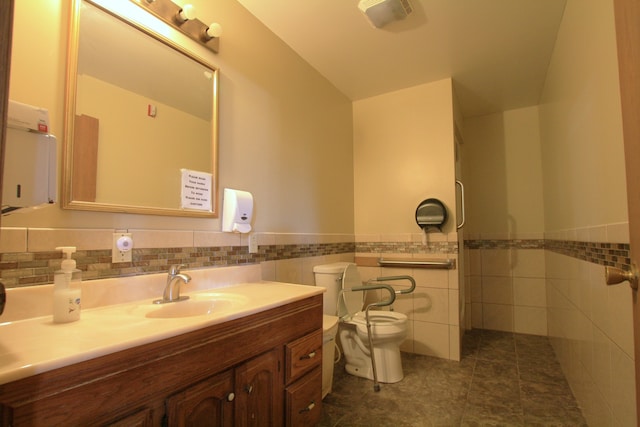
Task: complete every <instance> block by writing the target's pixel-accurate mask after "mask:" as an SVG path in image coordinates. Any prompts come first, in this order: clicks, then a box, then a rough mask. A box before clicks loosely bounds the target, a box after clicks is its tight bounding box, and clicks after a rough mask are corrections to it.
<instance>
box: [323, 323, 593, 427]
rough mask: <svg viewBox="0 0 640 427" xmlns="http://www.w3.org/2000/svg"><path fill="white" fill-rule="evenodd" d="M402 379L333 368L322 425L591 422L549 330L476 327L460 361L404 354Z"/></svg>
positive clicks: (339, 366) (341, 364)
mask: <svg viewBox="0 0 640 427" xmlns="http://www.w3.org/2000/svg"><path fill="white" fill-rule="evenodd" d="M402 357H403V368H404V374H405V378H404V379H403V380H402V381H401V382H399V383H396V384H381V390H380V391H379V392H375V391H374V390H373V382H372V381H369V380H366V379H363V378H358V377H355V376H352V375H349V374H347V373H345V372H344V361H340V362H338V364H337V365H336V369H335V373H334V383H333V392H332V393H331V394H329V395H327V397H326V398H325V399H324V401H323V413H322V420H321V423H320V426H322V427H330V426H331V427H333V426H336V427H338V426H339V427H347V426H358V427H366V426H376V427H380V426H394V427H400V426H414V427H423V426H424V427H428V426H586V425H587V424H586V422H585V420H584V418H583V417H582V413H581V411H580V408H579V407H578V405H577V403H576V401H575V399H574V397H573V394H572V392H571V389H570V388H569V385H568V384H567V382H566V380H565V378H564V375H563V373H562V370H561V368H560V364H559V363H558V361H557V359H556V357H555V353H554V351H553V349H552V347H551V344H550V343H549V340H548V338H547V337H540V336H533V335H523V334H515V333H511V332H498V331H488V330H479V329H474V330H472V331H468V332H466V333H465V336H464V339H463V348H462V360H461V361H460V362H455V361H450V360H444V359H439V358H435V357H428V356H420V355H414V354H408V353H403V354H402Z"/></svg>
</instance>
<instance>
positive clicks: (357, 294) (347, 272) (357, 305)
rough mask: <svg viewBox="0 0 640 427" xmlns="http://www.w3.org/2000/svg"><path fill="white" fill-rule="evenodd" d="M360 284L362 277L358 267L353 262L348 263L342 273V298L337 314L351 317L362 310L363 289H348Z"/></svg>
mask: <svg viewBox="0 0 640 427" xmlns="http://www.w3.org/2000/svg"><path fill="white" fill-rule="evenodd" d="M361 286H362V279H361V278H360V273H358V267H357V266H356V265H355V264H348V265H347V267H346V268H345V269H344V273H343V274H342V298H340V304H339V307H338V316H340V317H341V318H343V317H347V316H348V317H352V316H353V315H354V314H356V313H357V312H359V311H361V310H362V304H363V303H364V292H363V291H353V292H352V291H350V289H351V288H357V287H361Z"/></svg>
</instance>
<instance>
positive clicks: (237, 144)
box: [2, 0, 353, 233]
mask: <svg viewBox="0 0 640 427" xmlns="http://www.w3.org/2000/svg"><path fill="white" fill-rule="evenodd" d="M70 3H71V2H69V1H66V0H65V1H62V0H31V1H28V2H27V1H18V2H16V10H15V25H14V34H15V35H14V45H13V57H12V69H11V83H10V98H11V99H15V100H17V101H20V102H23V103H27V104H33V105H37V106H41V107H44V108H47V109H48V110H49V112H50V115H51V121H52V123H51V128H52V132H53V133H54V134H56V135H57V136H58V137H59V141H60V142H63V141H62V135H63V131H64V129H63V120H64V118H63V109H64V81H65V62H66V43H67V40H66V39H67V26H68V22H69V19H68V14H69V8H70ZM112 3H114V4H115V3H129V2H128V1H126V0H118V1H117V2H112ZM192 3H193V4H194V5H195V6H196V8H197V9H198V11H199V12H198V14H199V16H201V17H202V19H204V20H207V19H212V20H213V19H215V20H216V21H217V22H219V23H220V24H221V25H222V27H223V28H224V35H223V37H222V38H221V42H220V53H219V54H214V53H211V52H209V51H208V50H205V49H203V48H201V47H199V46H193V45H192V44H191V42H190V41H187V40H186V39H185V38H184V37H182V38H181V39H180V41H181V43H185V45H188V46H189V49H192V50H193V51H194V52H195V53H197V54H198V55H200V56H202V57H204V58H205V59H206V60H208V61H210V62H211V63H212V64H214V65H215V66H217V67H219V68H220V73H221V76H220V105H219V108H220V116H219V117H220V130H219V141H220V145H219V159H220V161H219V180H220V190H222V188H224V187H231V188H238V189H243V190H247V191H251V192H252V193H253V195H254V199H255V211H254V213H255V220H254V229H255V230H257V231H268V232H306V233H313V232H323V233H353V149H352V112H351V102H350V101H349V100H348V99H347V98H346V97H345V96H344V95H343V94H341V93H340V92H339V91H337V90H336V89H335V88H334V87H333V86H332V85H331V84H329V83H328V82H327V80H326V79H324V78H323V77H322V76H320V75H319V74H318V73H317V72H316V71H315V70H313V69H312V68H311V67H310V66H309V65H308V64H307V63H306V62H304V61H303V60H302V59H301V58H300V57H299V56H298V55H296V54H295V53H294V52H293V51H291V49H290V48H289V47H288V46H286V45H285V44H284V43H283V42H282V41H280V40H279V39H277V38H276V37H275V36H274V35H273V34H272V33H271V32H270V31H269V30H267V28H266V27H264V26H263V25H262V24H261V23H259V22H258V21H257V20H256V19H255V18H254V17H253V16H252V15H250V14H249V13H248V12H247V11H246V10H245V9H244V8H243V7H242V6H240V5H239V4H238V3H236V2H227V1H222V0H217V1H205V0H194V1H193V2H192ZM175 37H181V36H175ZM36 40H37V42H35V41H36ZM336 206H338V207H339V209H336ZM2 225H3V226H20V227H53V228H78V227H79V228H118V229H124V228H145V229H182V230H219V229H220V221H219V219H216V220H208V219H186V218H172V217H155V216H145V215H127V214H107V213H89V212H77V211H76V212H74V211H65V210H62V209H60V207H59V206H55V207H50V208H48V209H44V210H40V211H37V212H33V213H29V214H23V215H12V216H10V217H6V219H5V218H3V223H2Z"/></svg>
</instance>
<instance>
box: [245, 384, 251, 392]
mask: <svg viewBox="0 0 640 427" xmlns="http://www.w3.org/2000/svg"><path fill="white" fill-rule="evenodd" d="M244 390H245V391H246V392H247V394H251V392H252V391H253V385H251V384H247V386H246V387H245V388H244Z"/></svg>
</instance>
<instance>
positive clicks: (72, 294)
mask: <svg viewBox="0 0 640 427" xmlns="http://www.w3.org/2000/svg"><path fill="white" fill-rule="evenodd" d="M56 250H61V251H62V253H63V254H64V255H63V258H64V259H63V260H62V265H61V268H60V270H58V271H56V272H55V274H54V276H53V321H54V322H55V323H67V322H73V321H76V320H78V319H80V292H81V290H80V285H81V281H82V272H81V271H80V270H78V269H77V268H76V261H75V260H74V259H72V258H71V254H72V253H74V252H75V251H76V248H75V246H61V247H58V248H56Z"/></svg>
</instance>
